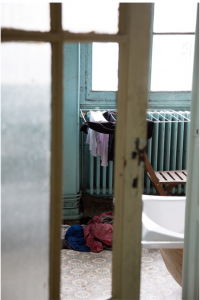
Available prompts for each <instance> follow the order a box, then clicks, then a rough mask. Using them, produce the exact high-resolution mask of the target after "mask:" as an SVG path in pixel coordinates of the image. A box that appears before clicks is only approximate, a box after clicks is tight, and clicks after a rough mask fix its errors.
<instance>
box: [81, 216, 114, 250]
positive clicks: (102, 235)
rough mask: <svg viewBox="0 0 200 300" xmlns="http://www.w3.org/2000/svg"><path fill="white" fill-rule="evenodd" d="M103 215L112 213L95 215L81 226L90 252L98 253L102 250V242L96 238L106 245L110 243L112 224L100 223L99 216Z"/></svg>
mask: <svg viewBox="0 0 200 300" xmlns="http://www.w3.org/2000/svg"><path fill="white" fill-rule="evenodd" d="M105 215H110V216H113V213H112V212H107V213H103V214H101V215H99V216H95V217H94V218H93V219H92V220H90V221H89V222H88V224H87V226H83V231H84V238H85V240H86V246H88V247H89V248H90V250H91V251H92V252H97V253H98V252H101V251H102V250H103V245H102V243H101V242H99V241H97V240H96V239H98V240H100V241H102V242H103V243H105V244H106V245H108V246H111V245H112V235H113V226H112V225H111V224H106V223H101V218H102V217H103V216H105ZM95 238H96V239H95Z"/></svg>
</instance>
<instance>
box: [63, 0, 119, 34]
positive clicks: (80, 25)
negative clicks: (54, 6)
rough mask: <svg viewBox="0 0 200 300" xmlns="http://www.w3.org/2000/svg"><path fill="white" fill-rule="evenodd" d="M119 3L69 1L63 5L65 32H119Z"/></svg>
mask: <svg viewBox="0 0 200 300" xmlns="http://www.w3.org/2000/svg"><path fill="white" fill-rule="evenodd" d="M118 7H119V2H118V1H117V2H116V1H105V2H102V1H88V0H87V1H82V0H74V1H71V0H67V1H65V2H64V3H63V5H62V12H63V17H62V25H63V29H64V30H68V31H70V32H75V33H78V32H80V33H86V32H91V31H95V32H97V33H109V34H111V33H112V34H115V33H117V32H118V19H119V11H118Z"/></svg>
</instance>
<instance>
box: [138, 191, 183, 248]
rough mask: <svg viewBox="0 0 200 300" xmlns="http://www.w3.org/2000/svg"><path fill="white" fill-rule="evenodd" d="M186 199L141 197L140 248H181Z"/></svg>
mask: <svg viewBox="0 0 200 300" xmlns="http://www.w3.org/2000/svg"><path fill="white" fill-rule="evenodd" d="M185 201H186V197H175V196H150V195H142V203H143V210H142V247H143V248H159V249H162V248H165V249H167V248H174V249H181V248H183V243H184V225H185Z"/></svg>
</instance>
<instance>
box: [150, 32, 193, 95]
mask: <svg viewBox="0 0 200 300" xmlns="http://www.w3.org/2000/svg"><path fill="white" fill-rule="evenodd" d="M193 58H194V36H193V35H184V36H177V35H175V36H174V35H173V36H172V35H168V36H160V35H156V36H154V37H153V56H152V73H151V90H152V91H190V90H191V88H192V70H193Z"/></svg>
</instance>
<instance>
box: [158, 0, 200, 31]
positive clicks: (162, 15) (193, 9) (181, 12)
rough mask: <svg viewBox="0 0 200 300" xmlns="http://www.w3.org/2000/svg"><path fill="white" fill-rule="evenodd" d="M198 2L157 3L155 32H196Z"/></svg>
mask: <svg viewBox="0 0 200 300" xmlns="http://www.w3.org/2000/svg"><path fill="white" fill-rule="evenodd" d="M196 13H197V4H196V3H189V2H188V3H183V2H177V3H174V2H172V3H169V2H165V3H162V2H161V3H159V2H157V3H155V6H154V32H195V26H196Z"/></svg>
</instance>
